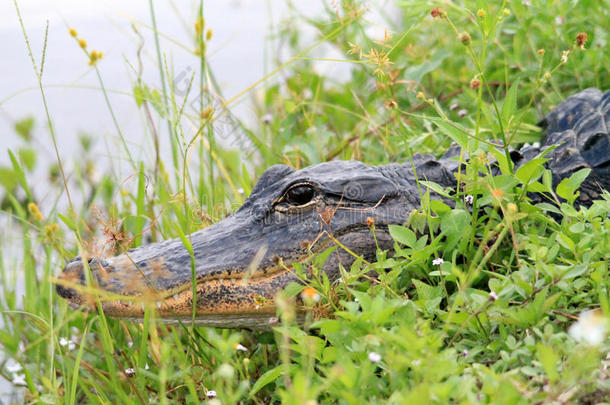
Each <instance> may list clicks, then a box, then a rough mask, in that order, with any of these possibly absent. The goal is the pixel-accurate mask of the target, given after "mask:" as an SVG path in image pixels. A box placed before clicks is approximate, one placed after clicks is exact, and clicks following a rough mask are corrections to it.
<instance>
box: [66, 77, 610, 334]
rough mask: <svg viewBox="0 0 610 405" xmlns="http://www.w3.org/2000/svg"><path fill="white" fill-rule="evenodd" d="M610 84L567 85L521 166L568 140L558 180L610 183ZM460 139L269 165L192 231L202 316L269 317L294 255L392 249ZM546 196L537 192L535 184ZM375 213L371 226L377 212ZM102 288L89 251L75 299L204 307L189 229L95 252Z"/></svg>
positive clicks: (129, 311) (340, 256)
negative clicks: (572, 88) (105, 254)
mask: <svg viewBox="0 0 610 405" xmlns="http://www.w3.org/2000/svg"><path fill="white" fill-rule="evenodd" d="M608 123H610V92H606V93H605V94H602V92H601V91H599V90H596V89H587V90H584V91H582V92H580V93H578V94H575V95H573V96H571V97H568V98H567V99H566V100H565V101H564V102H563V103H561V105H559V106H558V107H557V108H556V109H555V110H553V111H552V112H551V113H550V114H549V115H547V117H546V118H545V119H544V120H543V121H542V122H541V125H542V126H543V127H545V128H546V131H545V136H544V140H543V142H542V145H541V146H540V147H531V146H530V147H525V148H522V149H521V150H520V151H513V152H512V153H511V158H512V160H513V162H514V164H515V166H516V167H519V166H521V165H522V164H524V163H525V162H527V161H529V160H530V159H532V158H533V157H534V156H536V155H537V154H539V153H540V152H541V151H542V150H544V149H545V148H547V147H549V146H551V145H555V144H559V146H558V147H557V148H556V149H554V150H553V151H551V152H550V153H549V154H548V155H547V157H548V158H550V161H549V162H547V163H546V165H547V167H548V168H549V169H550V170H551V171H552V173H553V183H554V185H557V184H558V183H559V182H560V181H561V180H562V179H563V178H565V177H569V176H570V175H571V174H572V173H574V172H575V171H577V170H579V169H581V168H585V167H588V168H591V169H592V172H591V174H590V175H589V177H588V178H587V179H586V180H585V181H584V183H583V184H582V186H581V189H580V197H579V201H578V203H579V204H584V205H588V204H590V203H591V200H592V199H595V198H596V197H598V196H599V194H600V193H601V191H602V190H608V189H610V134H609V127H608ZM458 154H459V148H455V147H454V148H452V149H451V150H450V151H449V152H448V153H447V154H446V155H445V156H443V157H442V158H441V159H434V158H433V157H432V156H429V155H425V156H422V155H416V156H414V158H413V162H410V161H409V162H407V163H405V164H397V163H392V164H389V165H386V166H377V167H369V166H366V165H364V164H363V163H360V162H355V161H333V162H327V163H321V164H318V165H315V166H310V167H306V168H304V169H302V170H294V169H292V168H290V167H288V166H285V165H275V166H272V167H270V168H269V169H267V170H266V171H265V172H264V173H263V175H262V177H261V179H260V180H259V181H258V183H257V185H256V187H255V188H254V190H253V191H252V194H251V195H250V197H249V198H248V199H247V200H246V202H245V203H244V205H243V206H242V207H241V208H239V209H238V210H237V211H236V212H235V213H234V214H233V215H231V216H230V217H228V218H226V219H224V220H223V221H220V222H218V223H216V224H214V225H212V226H210V227H208V228H205V229H203V230H201V231H198V232H195V233H194V234H192V235H190V236H189V240H190V242H191V244H192V247H193V250H194V256H195V273H196V291H197V294H196V314H197V317H196V322H197V323H199V324H203V325H209V326H219V327H250V328H260V327H266V326H267V325H268V321H269V319H271V318H273V317H274V316H275V305H274V297H275V295H276V293H277V292H278V291H279V290H281V289H282V288H284V287H285V286H286V285H287V284H288V283H290V282H292V281H296V282H299V279H298V277H297V276H296V275H295V274H294V273H293V272H292V264H293V263H295V262H302V261H303V260H305V259H307V258H308V257H310V256H311V255H312V254H315V253H318V252H321V251H323V250H324V249H326V248H328V247H330V246H332V245H333V244H336V242H337V241H338V242H339V243H340V244H341V245H342V246H343V247H346V248H348V249H349V250H350V251H351V252H353V253H355V254H356V255H359V256H362V257H363V258H364V259H367V260H372V259H374V258H375V252H376V251H377V246H379V247H380V248H381V249H391V248H392V247H393V242H392V239H391V237H390V236H389V233H388V230H387V229H388V228H387V225H389V224H403V223H404V222H405V221H406V220H407V218H408V216H409V214H410V213H411V211H412V210H414V209H417V208H419V207H420V192H422V191H425V188H424V190H420V189H419V188H418V186H417V182H416V176H415V174H414V171H413V167H415V173H417V178H418V179H426V180H428V181H433V182H435V183H438V184H440V185H441V186H443V187H455V184H456V180H455V176H454V173H455V172H456V171H457V170H458V166H459V163H458V162H457V160H456V159H455V156H456V155H458ZM532 198H534V199H536V198H537V196H536V195H533V196H532ZM369 218H372V219H373V220H374V222H375V230H376V231H375V232H376V234H375V237H376V239H377V241H375V239H374V238H373V237H372V234H371V231H370V229H369V226H368V225H367V220H369V221H370V219H369ZM343 247H340V248H337V249H335V250H334V251H333V253H332V254H331V255H330V257H329V259H328V260H327V261H326V263H325V264H324V266H323V269H322V270H323V271H324V272H326V274H327V275H328V277H329V279H330V280H335V279H336V278H338V276H339V271H338V267H339V263H341V264H342V265H343V266H344V267H349V266H350V265H351V264H352V263H353V262H354V260H355V259H354V256H353V255H352V254H350V253H349V252H348V251H347V250H346V249H344V248H343ZM88 263H89V267H90V269H91V275H92V276H93V281H94V283H95V285H96V288H95V291H97V292H95V291H92V290H91V289H86V288H81V287H79V286H85V285H87V283H86V282H85V279H86V277H85V269H84V265H83V262H82V260H81V258H79V257H77V258H75V259H73V260H72V261H71V262H69V263H68V264H67V265H66V267H65V268H64V270H63V272H62V273H61V275H60V281H59V283H58V285H57V292H58V293H59V295H61V296H62V297H64V298H65V299H67V300H68V301H69V302H70V304H71V305H72V306H73V307H81V306H84V307H89V308H91V307H92V306H93V305H94V298H93V297H94V295H98V296H101V298H102V305H103V309H104V311H105V313H106V314H107V315H109V316H113V317H124V318H130V319H140V318H142V317H143V314H144V305H143V303H144V302H150V301H151V300H152V301H156V302H157V307H158V312H159V314H160V316H161V317H163V318H165V319H166V320H167V321H169V322H171V321H178V320H189V319H191V314H192V310H193V296H192V276H191V257H190V255H189V253H188V251H187V250H186V248H185V247H184V246H183V244H182V242H181V240H180V239H172V240H167V241H164V242H160V243H153V244H149V245H145V246H141V247H138V248H136V249H132V250H130V251H128V252H126V253H124V254H122V255H120V256H116V257H111V258H104V259H102V258H100V259H90V260H89V261H88Z"/></svg>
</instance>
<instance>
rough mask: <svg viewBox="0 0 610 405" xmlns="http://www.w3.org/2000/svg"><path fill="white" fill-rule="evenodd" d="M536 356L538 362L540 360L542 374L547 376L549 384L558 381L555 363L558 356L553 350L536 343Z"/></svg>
mask: <svg viewBox="0 0 610 405" xmlns="http://www.w3.org/2000/svg"><path fill="white" fill-rule="evenodd" d="M536 355H537V356H538V360H540V364H541V365H542V368H543V369H544V372H545V373H546V374H547V375H548V377H549V380H550V381H551V382H555V381H558V380H559V372H558V371H557V362H558V361H559V356H558V355H557V353H555V351H554V350H553V348H552V347H550V346H546V345H543V344H542V343H538V344H537V345H536Z"/></svg>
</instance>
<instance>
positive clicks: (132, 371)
mask: <svg viewBox="0 0 610 405" xmlns="http://www.w3.org/2000/svg"><path fill="white" fill-rule="evenodd" d="M125 374H126V375H127V377H133V376H134V375H136V370H135V369H133V368H131V367H130V368H126V369H125Z"/></svg>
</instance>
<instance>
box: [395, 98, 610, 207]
mask: <svg viewBox="0 0 610 405" xmlns="http://www.w3.org/2000/svg"><path fill="white" fill-rule="evenodd" d="M538 125H539V126H541V127H543V128H544V135H543V140H542V142H541V145H540V146H525V147H523V148H521V149H520V150H513V151H512V152H511V153H510V156H511V159H512V161H513V163H514V165H515V168H518V167H520V166H521V165H523V164H524V163H526V162H528V161H529V160H531V159H532V158H534V157H535V156H536V155H538V154H539V153H540V152H542V151H543V150H545V149H547V148H549V147H551V146H553V145H556V147H555V149H553V150H551V151H550V152H549V153H548V154H547V155H546V157H547V158H549V159H550V160H549V161H548V162H547V163H546V168H547V169H549V170H550V171H551V173H552V175H553V185H554V186H557V185H558V184H559V183H560V182H561V180H563V179H564V178H567V177H570V176H571V175H572V174H574V173H575V172H577V171H578V170H580V169H584V168H590V169H591V173H590V174H589V176H588V177H587V178H586V179H585V181H584V182H583V183H582V184H581V186H580V189H579V190H580V195H579V199H578V200H577V201H576V203H577V204H578V205H590V204H591V203H592V200H593V199H595V198H598V197H599V195H600V194H601V192H602V191H603V190H610V91H607V92H605V93H603V92H601V91H600V90H598V89H586V90H583V91H581V92H579V93H576V94H573V95H571V96H569V97H568V98H566V99H565V100H564V101H563V102H562V103H561V104H559V106H557V107H556V108H555V109H554V110H553V111H551V112H550V113H549V114H548V115H547V116H546V117H545V118H544V119H543V120H542V121H541V122H540V123H539V124H538ZM460 153H461V149H460V147H458V146H453V147H451V148H450V149H449V151H448V152H447V153H445V155H443V157H442V158H440V159H434V157H432V156H431V155H415V156H414V157H413V166H414V167H415V172H416V173H417V174H418V176H419V177H420V178H423V179H426V180H430V181H433V182H435V183H438V184H440V185H442V186H443V187H455V182H456V181H455V177H454V175H455V174H456V173H457V171H458V169H459V166H460V164H459V161H458V156H459V155H460ZM464 158H465V159H467V156H464ZM411 164H412V163H411V162H407V163H406V164H405V166H409V167H411ZM492 172H493V173H494V175H495V174H499V172H500V170H499V168H498V167H497V165H495V164H493V163H492ZM530 197H531V198H532V199H533V200H534V201H543V200H542V198H541V196H540V195H538V194H535V193H530Z"/></svg>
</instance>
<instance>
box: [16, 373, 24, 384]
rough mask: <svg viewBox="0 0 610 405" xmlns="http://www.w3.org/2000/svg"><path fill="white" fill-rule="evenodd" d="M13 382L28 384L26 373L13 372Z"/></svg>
mask: <svg viewBox="0 0 610 405" xmlns="http://www.w3.org/2000/svg"><path fill="white" fill-rule="evenodd" d="M13 384H15V385H26V382H25V374H13Z"/></svg>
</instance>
